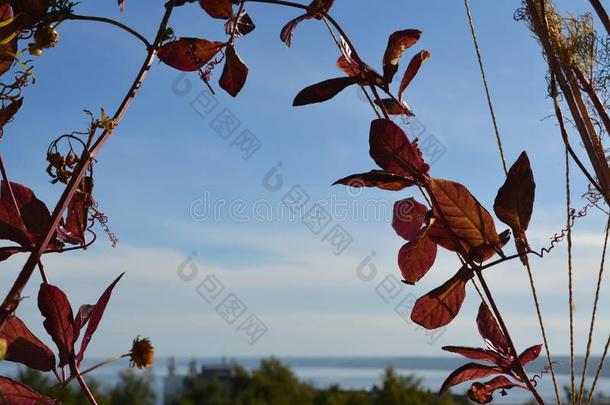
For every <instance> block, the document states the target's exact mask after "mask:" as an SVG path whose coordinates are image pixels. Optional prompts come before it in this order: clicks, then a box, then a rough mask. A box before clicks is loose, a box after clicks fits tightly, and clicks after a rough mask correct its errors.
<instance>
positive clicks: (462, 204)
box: [431, 179, 500, 261]
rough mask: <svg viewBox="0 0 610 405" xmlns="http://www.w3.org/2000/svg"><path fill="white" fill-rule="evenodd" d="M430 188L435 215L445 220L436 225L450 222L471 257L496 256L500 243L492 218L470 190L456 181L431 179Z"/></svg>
mask: <svg viewBox="0 0 610 405" xmlns="http://www.w3.org/2000/svg"><path fill="white" fill-rule="evenodd" d="M431 191H432V196H433V197H434V201H435V202H436V204H435V206H434V216H435V217H436V218H441V219H443V220H444V221H443V222H446V223H442V224H439V225H437V226H440V225H442V226H445V225H448V226H449V228H450V229H451V231H452V232H453V235H454V236H455V237H456V239H457V240H458V241H459V242H460V243H461V244H464V245H466V246H468V247H469V248H468V249H466V252H464V253H466V254H467V255H470V256H471V258H473V259H475V260H477V261H484V260H486V259H488V258H489V257H491V256H493V255H494V254H495V251H494V249H493V248H495V247H496V246H498V245H499V243H500V238H499V236H498V233H497V232H496V227H495V224H494V221H493V218H492V217H491V215H490V214H489V212H488V211H487V210H486V209H485V208H484V207H483V206H482V205H481V204H480V203H479V202H478V201H477V199H476V198H474V196H473V195H472V194H470V192H469V191H468V189H467V188H466V187H465V186H464V185H462V184H460V183H456V182H454V181H449V180H441V179H432V183H431ZM438 222H441V221H438ZM449 235H451V234H449ZM439 243H440V242H439ZM453 245H454V247H455V244H454V243H453ZM470 248H471V249H472V250H473V251H472V252H471V249H470ZM477 253H478V254H477Z"/></svg>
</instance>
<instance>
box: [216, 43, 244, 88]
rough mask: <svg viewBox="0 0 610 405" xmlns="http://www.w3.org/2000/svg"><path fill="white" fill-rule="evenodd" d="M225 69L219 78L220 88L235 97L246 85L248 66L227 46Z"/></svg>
mask: <svg viewBox="0 0 610 405" xmlns="http://www.w3.org/2000/svg"><path fill="white" fill-rule="evenodd" d="M225 57H226V61H225V67H224V69H223V71H222V76H221V77H220V87H222V88H223V89H225V91H226V92H227V93H229V94H230V95H231V96H233V97H236V96H237V94H238V93H239V92H240V91H241V89H242V88H243V87H244V84H246V79H247V78H248V66H246V64H245V63H244V62H243V61H242V60H241V59H240V58H239V55H238V54H237V52H236V51H235V47H234V46H233V45H229V46H227V51H226V55H225Z"/></svg>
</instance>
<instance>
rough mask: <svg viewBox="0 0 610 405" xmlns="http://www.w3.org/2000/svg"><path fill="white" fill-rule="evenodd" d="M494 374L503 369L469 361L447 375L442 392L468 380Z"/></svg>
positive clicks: (500, 372) (499, 372)
mask: <svg viewBox="0 0 610 405" xmlns="http://www.w3.org/2000/svg"><path fill="white" fill-rule="evenodd" d="M494 374H502V369H500V368H498V367H495V366H486V365H483V364H477V363H468V364H465V365H463V366H462V367H460V368H458V369H457V370H455V371H454V372H453V373H451V374H450V375H449V377H447V379H446V380H445V382H444V383H443V386H442V387H441V394H443V393H445V392H447V390H448V389H449V388H451V387H453V386H454V385H458V384H461V383H463V382H466V381H470V380H476V379H478V378H485V377H489V376H490V375H494Z"/></svg>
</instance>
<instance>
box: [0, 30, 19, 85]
mask: <svg viewBox="0 0 610 405" xmlns="http://www.w3.org/2000/svg"><path fill="white" fill-rule="evenodd" d="M17 42H18V41H17V37H15V38H14V39H13V40H12V41H9V42H7V43H6V44H4V45H0V76H1V75H3V74H4V73H6V72H8V71H9V69H10V68H11V67H12V66H13V62H15V54H16V53H17Z"/></svg>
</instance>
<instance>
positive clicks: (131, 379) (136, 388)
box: [110, 370, 156, 405]
mask: <svg viewBox="0 0 610 405" xmlns="http://www.w3.org/2000/svg"><path fill="white" fill-rule="evenodd" d="M120 378H121V379H120V381H119V382H118V383H117V385H115V386H114V387H113V388H112V389H111V390H110V404H111V405H123V404H130V405H154V404H155V399H156V395H155V389H154V385H153V384H154V383H153V376H152V375H151V374H136V373H134V372H133V371H131V370H127V371H123V372H121V374H120Z"/></svg>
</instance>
